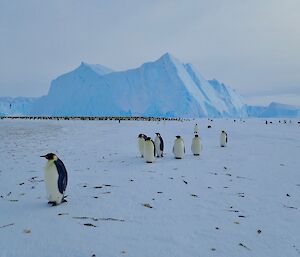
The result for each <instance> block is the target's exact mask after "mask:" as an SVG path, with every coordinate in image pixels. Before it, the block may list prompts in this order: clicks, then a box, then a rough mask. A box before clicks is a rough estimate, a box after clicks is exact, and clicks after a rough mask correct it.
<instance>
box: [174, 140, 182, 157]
mask: <svg viewBox="0 0 300 257" xmlns="http://www.w3.org/2000/svg"><path fill="white" fill-rule="evenodd" d="M173 153H174V155H175V158H183V156H184V144H183V142H182V141H176V142H175V143H174V148H173Z"/></svg>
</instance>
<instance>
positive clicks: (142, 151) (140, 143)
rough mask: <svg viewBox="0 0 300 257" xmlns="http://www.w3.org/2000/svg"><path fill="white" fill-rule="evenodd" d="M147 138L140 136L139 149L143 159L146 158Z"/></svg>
mask: <svg viewBox="0 0 300 257" xmlns="http://www.w3.org/2000/svg"><path fill="white" fill-rule="evenodd" d="M146 138H147V136H146V135H144V134H139V135H138V147H139V151H140V155H141V157H144V144H145V139H146Z"/></svg>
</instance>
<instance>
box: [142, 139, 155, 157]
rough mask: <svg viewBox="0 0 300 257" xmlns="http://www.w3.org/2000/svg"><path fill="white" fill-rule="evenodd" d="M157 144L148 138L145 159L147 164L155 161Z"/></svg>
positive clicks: (145, 144) (145, 145)
mask: <svg viewBox="0 0 300 257" xmlns="http://www.w3.org/2000/svg"><path fill="white" fill-rule="evenodd" d="M155 155H156V153H155V144H154V142H153V140H152V139H151V137H147V138H146V140H145V143H144V158H145V160H146V162H147V163H152V162H154V160H155Z"/></svg>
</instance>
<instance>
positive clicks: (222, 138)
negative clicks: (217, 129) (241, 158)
mask: <svg viewBox="0 0 300 257" xmlns="http://www.w3.org/2000/svg"><path fill="white" fill-rule="evenodd" d="M227 142H228V136H227V133H226V132H225V131H224V130H223V131H222V133H221V136H220V146H221V147H225V146H226V145H227Z"/></svg>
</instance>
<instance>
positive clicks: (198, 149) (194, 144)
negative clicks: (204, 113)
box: [191, 135, 202, 156]
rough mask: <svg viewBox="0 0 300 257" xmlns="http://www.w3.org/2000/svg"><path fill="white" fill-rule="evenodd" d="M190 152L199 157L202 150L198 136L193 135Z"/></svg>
mask: <svg viewBox="0 0 300 257" xmlns="http://www.w3.org/2000/svg"><path fill="white" fill-rule="evenodd" d="M191 150H192V153H193V155H196V156H197V155H200V152H201V150H202V145H201V138H200V137H199V136H198V135H195V137H194V138H193V141H192V146H191Z"/></svg>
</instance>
